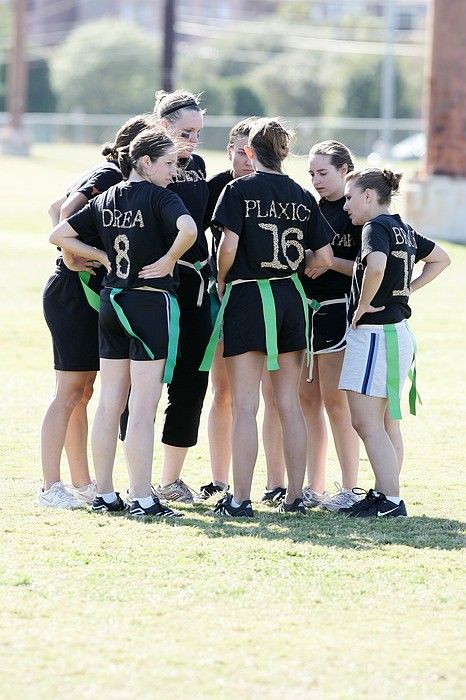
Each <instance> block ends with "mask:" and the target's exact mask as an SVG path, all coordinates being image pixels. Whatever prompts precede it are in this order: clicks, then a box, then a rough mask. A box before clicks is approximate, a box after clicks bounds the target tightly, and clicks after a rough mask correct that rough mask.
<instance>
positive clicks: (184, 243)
mask: <svg viewBox="0 0 466 700" xmlns="http://www.w3.org/2000/svg"><path fill="white" fill-rule="evenodd" d="M176 227H177V229H178V235H177V236H176V238H175V240H174V241H173V245H172V246H171V248H170V249H169V250H168V252H167V253H165V255H163V256H162V257H161V258H159V259H158V260H156V261H155V262H154V263H151V264H150V265H146V266H145V267H143V268H142V270H140V272H139V274H138V277H141V278H142V279H151V278H152V277H166V276H167V275H172V274H173V268H174V267H175V263H176V262H177V260H179V259H180V258H181V256H182V255H183V254H184V253H186V251H187V250H189V249H190V248H191V246H192V245H193V244H194V243H195V242H196V238H197V227H196V223H195V221H194V219H193V218H192V217H191V216H189V214H183V215H182V216H179V217H178V219H177V220H176Z"/></svg>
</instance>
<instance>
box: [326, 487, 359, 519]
mask: <svg viewBox="0 0 466 700" xmlns="http://www.w3.org/2000/svg"><path fill="white" fill-rule="evenodd" d="M335 486H336V489H337V493H336V494H334V495H333V496H332V497H331V498H329V500H328V501H326V502H325V503H323V504H322V505H323V507H324V508H326V509H327V510H331V511H332V512H334V513H336V512H337V511H339V510H341V509H342V508H351V506H352V505H354V504H355V503H357V502H358V501H360V500H361V499H362V496H359V495H358V494H356V493H353V491H352V490H351V489H344V488H342V487H341V486H340V484H339V483H338V482H337V481H335Z"/></svg>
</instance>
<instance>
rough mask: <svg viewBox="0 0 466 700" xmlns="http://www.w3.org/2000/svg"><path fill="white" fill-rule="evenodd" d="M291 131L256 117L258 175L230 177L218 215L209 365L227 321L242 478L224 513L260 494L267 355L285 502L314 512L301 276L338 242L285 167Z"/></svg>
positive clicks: (285, 508)
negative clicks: (309, 503) (309, 256)
mask: <svg viewBox="0 0 466 700" xmlns="http://www.w3.org/2000/svg"><path fill="white" fill-rule="evenodd" d="M290 136H291V135H290V133H289V132H288V131H287V130H286V129H285V127H284V126H283V125H282V124H281V123H280V122H279V121H278V120H273V119H260V120H258V121H256V122H255V124H254V125H253V126H252V127H251V131H250V133H249V139H248V145H247V146H245V151H246V153H247V154H248V156H249V158H250V159H251V161H252V162H253V164H254V168H255V171H256V172H254V173H253V174H252V175H247V176H246V177H242V178H239V179H237V180H234V181H233V182H230V183H229V184H228V185H227V186H226V187H225V189H224V190H223V192H222V194H221V196H220V199H219V201H218V203H217V206H216V208H215V211H214V214H213V219H214V221H215V222H216V223H217V224H218V225H219V226H221V227H222V228H223V233H222V239H221V241H220V246H219V251H218V293H219V296H220V297H221V298H222V305H221V307H220V311H219V314H218V316H217V320H216V323H215V328H214V332H213V334H212V338H211V341H210V342H209V346H208V348H207V351H206V355H205V357H204V360H203V362H202V364H201V369H203V370H207V369H209V366H210V363H211V361H212V357H213V353H214V351H215V346H216V342H217V340H218V337H219V334H220V327H221V323H222V321H223V336H224V356H225V360H226V365H227V370H228V378H229V381H230V387H231V393H232V401H233V431H232V456H233V482H234V494H233V495H226V496H225V497H224V498H223V499H221V501H219V503H218V504H217V506H216V508H215V511H214V514H215V515H225V516H233V517H251V516H252V515H253V511H252V506H251V501H250V491H251V484H252V476H253V471H254V465H255V462H256V458H257V425H256V415H257V409H258V405H259V387H260V380H261V376H262V371H263V368H264V361H265V360H266V364H267V369H268V370H269V371H271V375H270V376H271V380H272V384H273V392H274V400H275V405H276V407H277V410H278V413H279V416H280V422H281V424H282V432H283V448H284V453H285V462H286V469H287V475H288V488H287V493H286V496H285V500H284V501H282V503H281V504H280V506H279V508H280V511H281V512H284V513H288V512H290V513H293V512H296V513H304V512H305V509H304V505H303V503H302V499H301V495H302V487H303V479H304V472H305V469H306V425H305V422H304V418H303V414H302V410H301V406H300V403H299V395H298V392H299V382H300V377H301V370H302V362H303V356H304V352H303V351H304V349H305V348H306V345H307V338H306V331H307V328H306V326H307V323H306V321H307V299H306V296H305V294H304V290H303V288H302V285H301V283H300V281H299V278H298V274H299V273H300V272H301V271H302V270H303V269H304V267H305V259H306V251H307V250H308V249H309V248H311V249H313V250H314V255H315V262H317V260H320V261H322V264H323V266H328V265H329V264H331V261H332V249H331V247H330V244H329V242H328V241H329V233H328V231H327V228H326V225H325V222H324V220H323V218H322V217H321V215H320V212H319V208H318V206H317V203H316V201H315V199H314V198H313V196H312V195H311V194H310V193H309V192H307V191H306V190H304V189H303V188H302V187H300V186H299V185H298V184H297V183H295V182H294V181H293V180H291V179H290V178H289V177H288V176H286V175H284V174H283V172H282V162H283V160H284V159H285V157H286V156H287V154H288V152H289V142H290Z"/></svg>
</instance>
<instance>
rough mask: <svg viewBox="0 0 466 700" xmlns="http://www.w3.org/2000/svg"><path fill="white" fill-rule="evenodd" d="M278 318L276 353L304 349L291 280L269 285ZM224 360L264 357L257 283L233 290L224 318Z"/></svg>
mask: <svg viewBox="0 0 466 700" xmlns="http://www.w3.org/2000/svg"><path fill="white" fill-rule="evenodd" d="M270 285H271V287H272V293H273V297H274V300H275V310H276V316H277V345H278V352H279V354H281V353H284V352H296V351H297V350H304V348H305V347H306V324H305V319H304V309H303V303H302V301H301V297H300V295H299V293H298V291H297V289H296V287H295V286H294V284H293V282H292V281H291V280H290V279H283V280H272V281H271V282H270ZM223 342H224V352H223V356H224V357H231V356H232V355H242V354H243V353H244V352H251V351H253V350H258V351H259V352H263V353H264V354H266V352H267V349H266V344H265V323H264V314H263V311H262V300H261V296H260V292H259V287H258V285H257V283H256V282H253V281H252V282H242V283H240V284H235V285H233V287H232V290H231V294H230V298H229V300H228V303H227V306H226V309H225V315H224V318H223Z"/></svg>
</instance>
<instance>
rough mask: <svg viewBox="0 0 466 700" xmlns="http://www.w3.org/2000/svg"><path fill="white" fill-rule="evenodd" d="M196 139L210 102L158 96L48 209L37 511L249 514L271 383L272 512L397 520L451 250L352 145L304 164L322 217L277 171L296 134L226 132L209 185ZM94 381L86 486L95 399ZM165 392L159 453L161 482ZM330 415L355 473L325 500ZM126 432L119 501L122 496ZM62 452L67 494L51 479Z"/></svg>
mask: <svg viewBox="0 0 466 700" xmlns="http://www.w3.org/2000/svg"><path fill="white" fill-rule="evenodd" d="M202 126H203V110H202V108H201V106H200V103H199V98H198V97H197V96H195V95H193V94H191V93H188V92H184V91H175V92H173V93H165V92H163V91H160V92H158V93H156V101H155V107H154V113H153V114H152V115H141V116H138V117H135V118H133V119H131V120H129V121H128V122H127V123H126V124H124V125H123V126H122V127H121V129H120V130H119V131H118V133H117V134H116V137H115V140H114V143H112V144H110V145H108V146H106V147H105V148H104V150H103V155H104V156H105V157H106V161H105V163H104V164H103V165H100V166H98V167H96V168H94V169H93V170H91V171H89V172H87V173H84V174H83V175H82V176H81V177H80V178H79V179H78V180H77V181H76V183H75V184H74V185H73V186H72V187H71V188H70V190H69V191H68V192H67V193H66V195H65V196H64V197H63V198H62V199H60V200H58V201H57V202H55V203H54V204H53V205H52V206H51V208H50V215H51V218H52V221H53V224H54V229H53V231H52V234H51V236H50V242H51V243H52V244H53V245H55V246H57V247H58V248H59V249H60V250H61V256H60V258H59V259H58V261H57V267H56V270H55V273H54V274H53V275H52V277H51V278H50V279H49V281H48V283H47V286H46V288H45V291H44V313H45V318H46V321H47V324H48V326H49V328H50V331H51V334H52V339H53V348H54V365H55V370H56V392H55V396H54V398H53V401H52V403H51V405H50V406H49V408H48V411H47V413H46V416H45V418H44V422H43V426H42V436H41V451H42V466H43V476H44V483H43V486H42V487H41V489H40V490H39V493H38V498H37V500H38V503H39V504H41V505H44V506H52V507H65V508H77V507H82V506H85V505H86V503H87V504H90V505H91V508H92V510H93V511H96V512H112V513H113V512H125V513H127V514H128V515H129V516H130V517H136V518H140V517H177V516H179V515H180V513H177V512H175V511H174V510H172V508H170V507H169V505H168V503H169V502H172V501H180V502H190V503H193V502H202V501H205V500H207V499H209V498H211V497H217V498H218V499H219V500H218V502H217V504H216V505H215V507H214V509H213V511H211V513H212V514H213V515H218V516H227V517H252V516H253V515H254V512H253V508H252V504H251V499H250V495H251V484H252V478H253V471H254V466H255V463H256V459H257V452H258V431H257V412H258V407H259V397H260V391H261V387H262V393H263V396H264V401H265V410H264V425H263V441H264V448H265V453H266V461H267V484H266V489H265V491H264V494H263V496H262V501H263V502H265V503H268V504H272V505H273V504H276V505H277V507H278V511H279V512H280V513H297V514H305V513H306V509H307V508H313V507H316V506H320V507H323V508H325V509H327V510H329V511H334V512H340V513H344V514H346V515H348V516H349V517H369V516H376V517H380V516H389V517H396V516H406V515H407V512H406V507H405V504H404V502H403V501H402V500H401V499H400V494H399V473H400V469H401V465H402V460H403V442H402V438H401V433H400V429H399V420H400V418H401V413H400V395H401V390H402V387H403V384H404V382H405V380H406V378H407V376H408V373H409V374H410V375H411V376H413V373H411V372H410V368H411V365H412V363H413V359H414V355H415V345H414V339H413V337H412V335H411V332H410V330H409V328H408V325H407V319H408V318H409V316H410V314H411V310H410V308H409V305H408V301H409V296H410V294H411V293H412V292H414V291H416V290H417V289H419V288H420V287H422V286H423V285H425V284H427V283H428V282H430V281H431V280H432V279H434V278H435V277H436V276H437V275H438V274H439V273H440V272H441V271H442V270H443V269H444V268H445V267H446V266H447V265H448V264H449V258H448V255H447V254H446V253H445V251H444V250H442V249H441V248H440V247H439V246H438V245H436V244H435V243H434V242H433V241H431V240H429V239H427V238H425V237H423V236H421V235H419V234H417V233H416V232H415V231H414V230H413V229H412V228H411V227H410V226H409V225H408V224H406V223H404V222H403V221H402V220H401V219H400V217H399V216H398V215H395V214H392V213H391V211H390V204H391V198H392V194H393V193H395V192H396V191H397V190H398V187H399V180H400V177H401V175H399V174H395V173H393V172H391V171H389V170H383V171H382V170H379V169H375V168H371V169H365V170H361V171H355V170H354V163H353V159H352V155H351V153H350V151H349V149H348V148H347V147H346V146H345V145H343V144H342V143H339V142H337V141H323V142H320V143H317V144H315V145H313V146H312V148H311V150H310V153H309V161H308V163H309V174H310V180H311V182H312V184H313V186H314V189H315V190H316V191H317V193H318V194H319V196H320V200H319V202H318V203H317V201H316V199H315V198H314V197H313V196H312V194H310V192H308V191H307V189H305V188H303V187H301V186H300V185H299V184H298V183H296V182H295V181H294V180H292V179H291V178H290V177H288V176H287V175H286V174H284V172H283V161H284V160H285V159H286V157H287V155H288V153H289V148H290V139H291V136H292V134H291V133H290V132H289V131H288V130H287V128H286V127H285V125H284V124H283V123H281V122H280V121H279V120H277V119H266V118H264V119H256V118H250V119H247V120H244V121H242V122H240V123H239V124H237V125H236V126H234V127H233V128H232V130H231V132H230V138H229V142H228V149H227V153H228V157H229V159H230V161H231V167H230V168H229V169H228V170H227V171H225V172H223V173H220V174H218V175H215V176H214V177H212V178H211V179H210V180H207V179H206V170H205V164H204V161H203V160H202V158H200V156H198V155H197V154H195V153H193V151H194V149H195V147H196V146H197V144H198V142H199V136H200V132H201V129H202ZM208 228H210V230H211V233H212V250H211V251H210V253H209V247H208V242H207V238H206V233H205V232H206V230H207V229H208ZM418 261H422V263H423V265H422V267H421V271H420V274H419V275H418V276H417V277H413V274H412V273H413V268H414V264H415V263H416V262H418ZM99 369H100V377H101V391H100V398H99V403H98V407H97V411H96V415H95V420H94V424H93V429H92V439H91V442H92V454H93V464H94V469H95V481H93V480H92V479H91V476H90V473H89V465H88V461H87V433H88V426H87V411H86V407H87V403H88V402H89V399H90V397H91V395H92V386H93V382H94V379H95V376H96V372H97V370H99ZM209 370H211V383H212V391H213V401H212V405H211V409H210V413H209V423H208V429H209V430H208V432H209V448H210V459H211V470H212V480H211V481H210V483H208V484H206V485H204V486H202V487H201V488H200V491H199V492H195V491H194V490H193V489H191V488H189V487H188V486H187V484H186V483H185V482H184V481H183V480H182V479H181V472H182V469H183V465H184V461H185V458H186V455H187V452H188V449H189V447H191V446H193V445H195V444H196V442H197V438H198V429H199V423H200V418H201V412H202V407H203V402H204V398H205V394H206V391H207V386H208V372H209ZM414 377H415V372H414ZM164 383H166V384H167V386H168V392H167V395H168V401H167V408H166V411H165V421H164V427H163V434H162V443H163V450H164V456H163V465H162V471H161V474H160V477H159V481H158V483H157V484H156V485H153V484H152V461H153V447H154V420H155V416H156V411H157V405H158V402H159V399H160V396H161V392H162V387H163V384H164ZM415 393H416V390H415V386H413V387H412V390H411V392H410V397H411V398H412V399H413V400H412V401H411V404H412V405H413V404H414V400H415ZM325 413H327V415H328V419H329V423H330V427H331V430H332V434H333V439H334V443H335V448H336V452H337V456H338V460H339V463H340V467H341V473H342V478H341V485H340V484H337V492H336V493H335V494H334V495H333V496H332V495H330V494H329V493H328V492H326V490H325V461H326V450H327V429H326V419H325ZM118 435H120V438H121V439H123V440H124V451H125V457H126V461H127V467H128V474H129V489H128V491H127V493H126V495H125V497H124V498H122V497H120V495H119V493H117V492H116V491H115V489H114V484H113V464H114V459H115V453H116V447H117V442H118ZM360 438H361V439H362V441H363V443H364V447H365V449H366V452H367V455H368V458H369V461H370V463H371V466H372V468H373V471H374V474H375V485H374V488H373V489H369V491H367V492H363V491H362V489H358V488H357V478H358V463H359V439H360ZM63 449H65V450H66V453H67V457H68V462H69V466H70V472H71V480H72V485H71V486H64V484H63V483H62V482H61V480H60V459H61V455H62V452H63ZM230 461H231V462H232V471H233V489H232V490H231V491H230V489H229V487H228V472H229V466H230ZM285 469H286V476H287V483H286V486H285V474H284V473H285ZM306 470H307V476H306ZM305 481H306V482H307V486H304V484H305ZM303 486H304V488H303Z"/></svg>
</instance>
